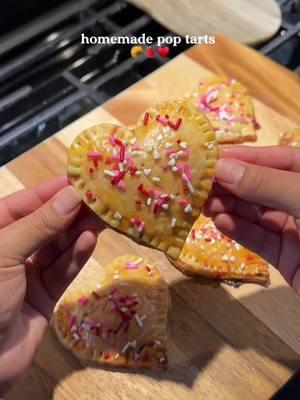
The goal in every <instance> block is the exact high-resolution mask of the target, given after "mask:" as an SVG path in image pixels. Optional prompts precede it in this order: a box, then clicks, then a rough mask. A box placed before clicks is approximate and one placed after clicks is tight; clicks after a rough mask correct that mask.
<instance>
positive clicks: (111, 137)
mask: <svg viewBox="0 0 300 400" xmlns="http://www.w3.org/2000/svg"><path fill="white" fill-rule="evenodd" d="M109 141H110V144H111V145H112V146H115V145H116V139H115V137H114V135H109Z"/></svg>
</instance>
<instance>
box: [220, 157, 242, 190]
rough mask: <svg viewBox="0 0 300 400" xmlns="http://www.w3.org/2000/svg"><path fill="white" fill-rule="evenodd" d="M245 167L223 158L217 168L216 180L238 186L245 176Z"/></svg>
mask: <svg viewBox="0 0 300 400" xmlns="http://www.w3.org/2000/svg"><path fill="white" fill-rule="evenodd" d="M244 172H245V167H244V165H243V164H241V163H240V162H238V161H235V160H230V159H226V158H221V159H220V160H218V162H217V166H216V178H217V180H218V181H222V182H225V183H233V184H236V183H238V182H239V181H240V179H241V178H242V176H243V175H244Z"/></svg>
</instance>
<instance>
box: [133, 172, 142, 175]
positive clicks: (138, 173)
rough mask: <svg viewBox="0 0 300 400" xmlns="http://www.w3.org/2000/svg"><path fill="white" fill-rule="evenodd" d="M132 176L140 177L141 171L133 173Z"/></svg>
mask: <svg viewBox="0 0 300 400" xmlns="http://www.w3.org/2000/svg"><path fill="white" fill-rule="evenodd" d="M134 175H136V176H141V175H142V171H135V174H134Z"/></svg>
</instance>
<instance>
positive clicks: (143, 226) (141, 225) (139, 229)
mask: <svg viewBox="0 0 300 400" xmlns="http://www.w3.org/2000/svg"><path fill="white" fill-rule="evenodd" d="M144 229H145V222H144V221H142V222H141V223H140V225H139V227H138V228H137V230H138V232H140V233H142V232H143V231H144Z"/></svg>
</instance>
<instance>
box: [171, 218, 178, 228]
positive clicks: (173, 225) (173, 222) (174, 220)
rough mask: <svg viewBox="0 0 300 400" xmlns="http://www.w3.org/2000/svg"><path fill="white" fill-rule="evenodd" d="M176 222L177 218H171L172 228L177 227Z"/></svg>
mask: <svg viewBox="0 0 300 400" xmlns="http://www.w3.org/2000/svg"><path fill="white" fill-rule="evenodd" d="M176 222H177V220H176V218H172V220H171V228H175V226H176Z"/></svg>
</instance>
